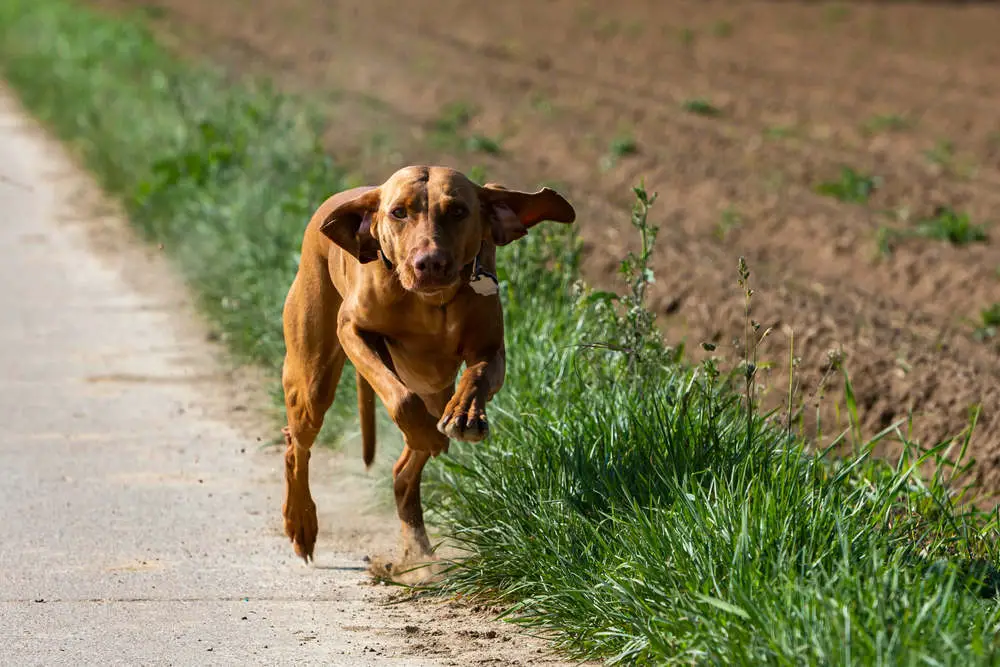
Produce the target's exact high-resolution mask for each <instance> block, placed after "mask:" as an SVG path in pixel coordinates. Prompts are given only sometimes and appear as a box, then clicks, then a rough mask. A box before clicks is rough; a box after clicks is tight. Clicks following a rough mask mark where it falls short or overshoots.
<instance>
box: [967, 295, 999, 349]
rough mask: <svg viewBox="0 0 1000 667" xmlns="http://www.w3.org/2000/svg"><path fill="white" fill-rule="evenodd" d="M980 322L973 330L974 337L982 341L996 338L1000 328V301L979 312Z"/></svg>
mask: <svg viewBox="0 0 1000 667" xmlns="http://www.w3.org/2000/svg"><path fill="white" fill-rule="evenodd" d="M979 319H980V324H979V326H977V327H976V329H975V330H974V331H973V332H972V337H973V338H975V339H976V340H978V341H980V342H982V341H985V340H988V339H990V338H995V337H996V335H997V331H998V330H1000V303H994V304H993V305H991V306H990V307H989V308H984V309H983V310H982V311H980V313H979Z"/></svg>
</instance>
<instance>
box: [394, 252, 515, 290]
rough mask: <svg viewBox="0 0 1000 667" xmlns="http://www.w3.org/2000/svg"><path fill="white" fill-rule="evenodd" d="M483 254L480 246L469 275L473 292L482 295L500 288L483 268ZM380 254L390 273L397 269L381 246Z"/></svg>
mask: <svg viewBox="0 0 1000 667" xmlns="http://www.w3.org/2000/svg"><path fill="white" fill-rule="evenodd" d="M482 254H483V250H482V248H480V249H479V253H478V254H477V255H476V258H475V259H473V260H472V273H471V274H470V276H469V287H471V288H472V291H473V292H475V293H476V294H478V295H480V296H492V295H494V294H496V293H497V292H498V291H499V290H500V281H499V280H497V277H496V276H495V275H494V274H493V273H491V272H489V271H487V270H486V269H484V268H483V266H482V262H481V261H480V259H479V255H482ZM378 256H379V259H381V260H382V264H384V265H385V268H386V269H388V270H389V272H390V273H391V272H392V271H395V267H393V265H392V262H390V261H389V258H388V257H386V256H385V253H384V252H382V249H381V248H379V251H378Z"/></svg>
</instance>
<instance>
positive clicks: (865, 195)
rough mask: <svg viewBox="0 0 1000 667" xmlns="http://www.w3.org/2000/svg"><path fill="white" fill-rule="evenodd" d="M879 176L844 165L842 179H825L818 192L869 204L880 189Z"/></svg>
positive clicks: (841, 199) (818, 186) (853, 202)
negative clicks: (869, 200)
mask: <svg viewBox="0 0 1000 667" xmlns="http://www.w3.org/2000/svg"><path fill="white" fill-rule="evenodd" d="M879 185H880V181H879V179H878V177H876V176H872V175H871V174H865V173H862V172H860V171H856V170H854V169H853V168H851V167H842V168H841V170H840V179H839V180H836V181H825V182H823V183H820V184H819V185H817V186H816V188H815V189H816V192H817V193H818V194H821V195H824V196H827V197H833V198H834V199H839V200H840V201H843V202H849V203H852V204H867V203H868V199H869V198H871V196H872V195H873V194H875V191H876V190H877V189H878V187H879Z"/></svg>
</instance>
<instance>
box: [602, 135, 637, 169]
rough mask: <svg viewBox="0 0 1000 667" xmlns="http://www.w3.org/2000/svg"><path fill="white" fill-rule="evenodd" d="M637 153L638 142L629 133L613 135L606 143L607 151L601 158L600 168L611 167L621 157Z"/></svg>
mask: <svg viewBox="0 0 1000 667" xmlns="http://www.w3.org/2000/svg"><path fill="white" fill-rule="evenodd" d="M638 153H639V143H638V142H637V141H636V140H635V137H634V136H632V135H631V134H630V133H621V134H618V135H617V136H615V137H614V138H613V139H612V140H611V143H609V144H608V152H607V153H606V154H605V155H604V156H603V157H602V158H601V169H603V170H605V171H607V170H608V169H612V168H613V167H614V166H615V165H616V164H618V162H619V161H621V160H622V159H623V158H626V157H629V156H632V155H636V154H638Z"/></svg>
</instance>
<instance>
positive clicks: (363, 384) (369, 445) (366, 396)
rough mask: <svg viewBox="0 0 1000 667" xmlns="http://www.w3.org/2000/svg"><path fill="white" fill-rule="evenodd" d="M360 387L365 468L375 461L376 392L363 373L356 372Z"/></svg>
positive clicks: (355, 375)
mask: <svg viewBox="0 0 1000 667" xmlns="http://www.w3.org/2000/svg"><path fill="white" fill-rule="evenodd" d="M354 379H355V380H356V381H357V385H358V420H359V421H360V422H361V456H362V458H363V459H364V461H365V467H366V468H368V467H371V464H372V462H373V461H374V460H375V391H374V390H373V389H372V386H371V385H370V384H368V380H366V379H364V377H362V375H361V373H359V372H357V371H354Z"/></svg>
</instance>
